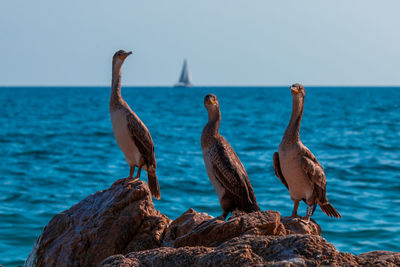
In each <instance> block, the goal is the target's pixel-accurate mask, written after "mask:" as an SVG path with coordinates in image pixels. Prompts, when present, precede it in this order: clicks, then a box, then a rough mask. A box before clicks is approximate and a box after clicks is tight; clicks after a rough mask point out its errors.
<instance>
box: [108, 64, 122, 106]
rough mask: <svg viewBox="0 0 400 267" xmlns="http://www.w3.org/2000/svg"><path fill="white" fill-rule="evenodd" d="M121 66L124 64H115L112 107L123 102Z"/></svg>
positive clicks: (111, 98) (112, 82)
mask: <svg viewBox="0 0 400 267" xmlns="http://www.w3.org/2000/svg"><path fill="white" fill-rule="evenodd" d="M121 66H122V64H113V68H112V80H111V97H110V109H113V108H115V107H116V106H117V105H118V104H119V103H121V102H122V96H121Z"/></svg>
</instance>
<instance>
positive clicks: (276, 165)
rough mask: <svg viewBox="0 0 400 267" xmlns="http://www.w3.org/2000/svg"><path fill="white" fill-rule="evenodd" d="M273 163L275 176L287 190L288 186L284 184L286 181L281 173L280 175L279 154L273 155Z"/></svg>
mask: <svg viewBox="0 0 400 267" xmlns="http://www.w3.org/2000/svg"><path fill="white" fill-rule="evenodd" d="M273 161H274V170H275V175H276V176H277V177H278V178H279V179H280V180H281V182H282V184H284V185H285V186H286V188H287V189H289V186H288V184H287V182H286V179H285V177H284V176H283V173H282V170H281V164H280V162H279V154H278V152H275V153H274V156H273Z"/></svg>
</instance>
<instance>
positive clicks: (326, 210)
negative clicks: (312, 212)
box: [319, 202, 342, 218]
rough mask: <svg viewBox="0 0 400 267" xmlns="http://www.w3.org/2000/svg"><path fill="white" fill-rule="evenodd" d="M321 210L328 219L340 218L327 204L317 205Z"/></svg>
mask: <svg viewBox="0 0 400 267" xmlns="http://www.w3.org/2000/svg"><path fill="white" fill-rule="evenodd" d="M319 206H320V207H321V210H322V211H323V212H324V213H325V214H326V215H328V216H330V217H335V218H341V217H342V216H340V214H339V212H338V211H337V210H336V209H335V208H334V207H333V206H332V205H331V204H330V203H329V202H325V203H324V204H320V205H319Z"/></svg>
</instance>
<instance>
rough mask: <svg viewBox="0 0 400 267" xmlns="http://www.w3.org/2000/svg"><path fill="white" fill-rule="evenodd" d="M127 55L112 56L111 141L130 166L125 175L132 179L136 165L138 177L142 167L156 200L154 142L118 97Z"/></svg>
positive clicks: (137, 177) (157, 187)
mask: <svg viewBox="0 0 400 267" xmlns="http://www.w3.org/2000/svg"><path fill="white" fill-rule="evenodd" d="M130 54H132V52H125V51H123V50H119V51H118V52H116V53H115V54H114V57H113V61H112V82H111V97H110V114H111V122H112V126H113V131H114V136H115V140H116V141H117V144H118V146H119V148H120V149H121V151H122V153H124V156H125V159H126V162H127V163H128V165H129V167H130V170H129V178H133V173H134V171H135V167H138V171H137V174H136V176H135V178H136V179H139V178H140V171H141V170H142V169H144V170H146V171H147V179H148V184H149V188H150V191H151V194H152V195H153V196H154V197H155V198H156V199H160V197H161V194H160V187H159V185H158V180H157V175H156V158H155V154H154V144H153V140H152V139H151V135H150V132H149V130H147V127H146V125H144V123H143V122H142V121H141V120H140V119H139V117H138V116H137V115H136V114H135V112H133V111H132V109H131V108H130V107H129V105H128V104H127V103H126V102H125V100H124V99H123V98H122V96H121V67H122V64H123V63H124V61H125V59H126V57H127V56H129V55H130Z"/></svg>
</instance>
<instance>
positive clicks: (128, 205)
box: [25, 179, 400, 267]
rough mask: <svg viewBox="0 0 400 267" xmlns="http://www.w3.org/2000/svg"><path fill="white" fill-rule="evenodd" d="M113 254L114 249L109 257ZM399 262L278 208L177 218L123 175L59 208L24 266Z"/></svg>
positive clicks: (143, 187) (395, 257)
mask: <svg viewBox="0 0 400 267" xmlns="http://www.w3.org/2000/svg"><path fill="white" fill-rule="evenodd" d="M108 256H109V257H108ZM99 264H100V266H103V267H111V266H120V267H133V266H179V267H182V266H242V265H243V266H400V253H395V252H388V251H373V252H368V253H364V254H361V255H359V256H355V255H353V254H350V253H342V252H339V251H337V250H336V249H335V247H334V246H333V245H332V244H330V243H328V242H327V241H326V240H325V239H324V238H322V237H321V228H320V227H319V225H318V224H317V223H315V222H314V221H311V222H305V221H304V220H302V219H299V218H290V217H283V218H281V216H280V214H279V212H276V211H258V212H253V213H250V214H246V213H241V212H235V213H234V214H233V215H232V216H231V217H230V218H229V219H228V220H227V221H222V220H218V219H216V218H213V217H212V216H210V215H208V214H206V213H198V212H196V211H195V210H193V209H189V210H188V211H186V212H185V213H183V214H182V215H181V216H180V217H178V218H177V219H176V220H174V221H172V222H171V220H170V219H168V218H167V217H166V216H164V215H162V214H160V213H159V212H158V211H156V210H155V209H154V206H153V203H152V200H151V195H150V191H149V189H148V187H147V184H146V183H144V182H142V181H132V180H128V179H121V180H119V181H117V182H116V183H114V184H113V185H112V186H111V187H110V188H109V189H107V190H104V191H101V192H97V193H96V194H94V195H90V196H89V197H87V198H86V199H84V200H83V201H81V202H80V203H78V204H76V205H75V206H73V207H71V208H70V209H69V210H67V211H64V212H62V213H60V214H58V215H56V216H55V217H54V218H53V219H52V220H51V221H50V222H49V224H48V225H47V226H46V227H45V229H44V230H43V233H42V234H41V236H40V237H39V238H38V240H37V241H36V244H35V246H34V248H33V250H32V252H31V255H30V256H29V258H28V260H27V261H26V263H25V266H98V265H99Z"/></svg>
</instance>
